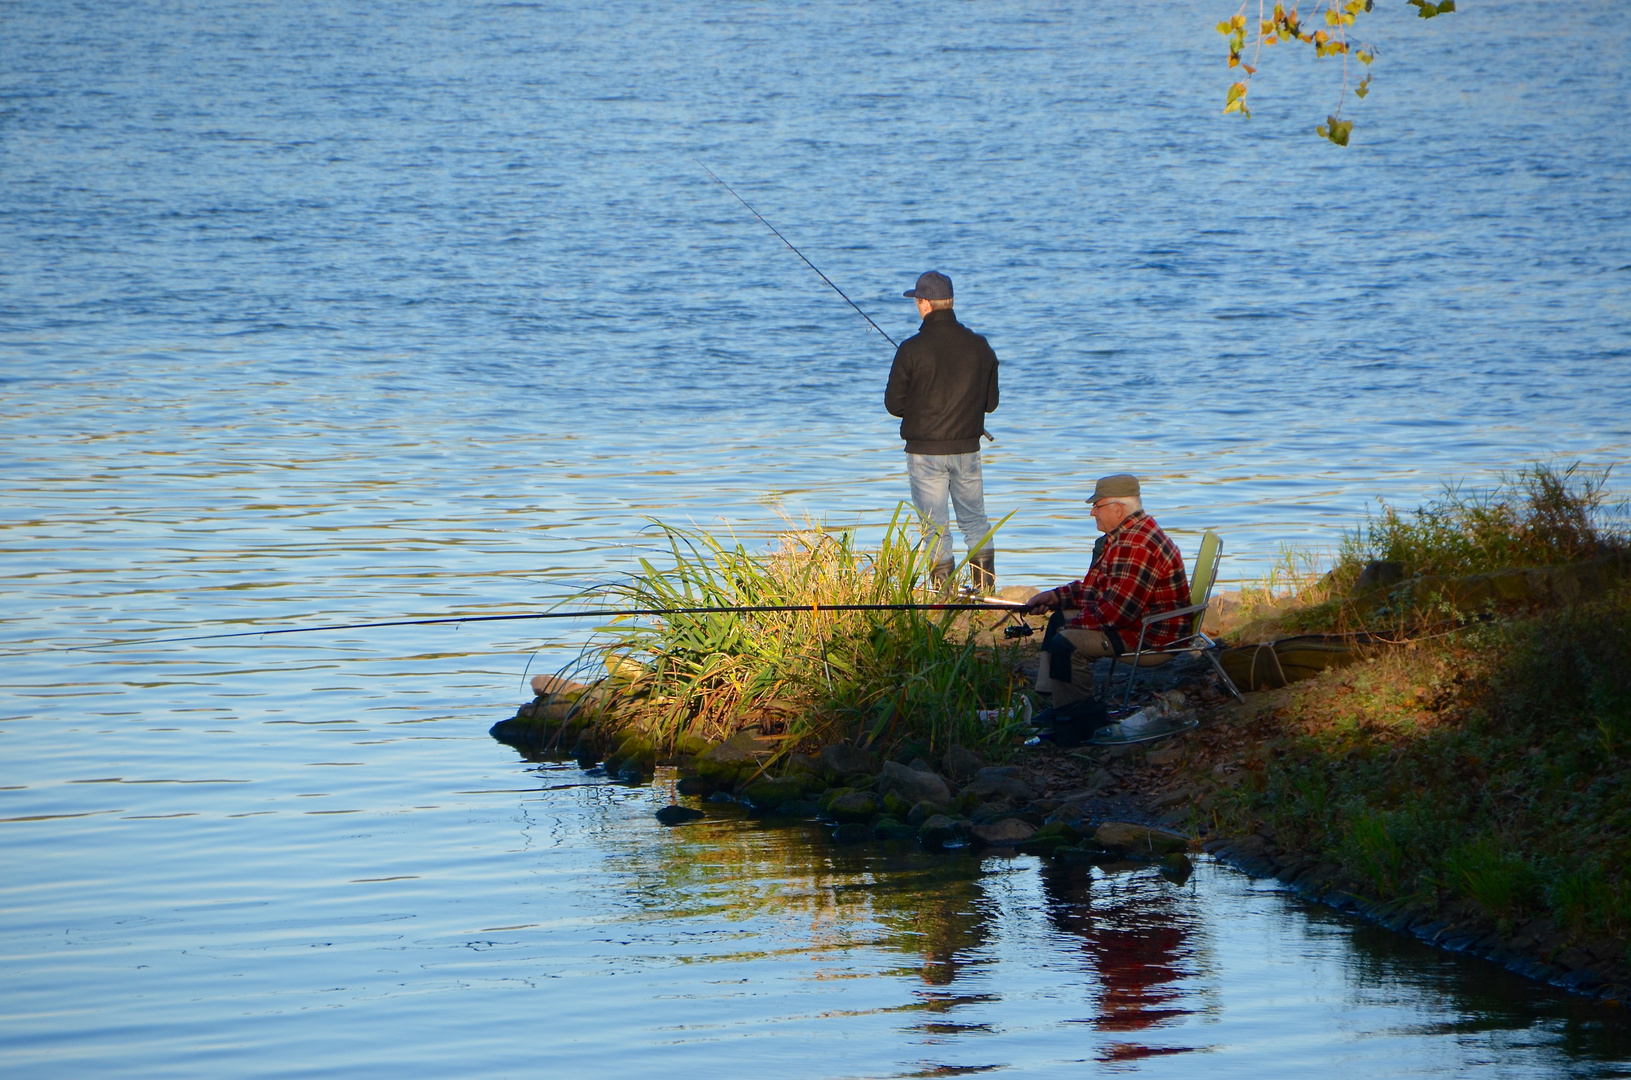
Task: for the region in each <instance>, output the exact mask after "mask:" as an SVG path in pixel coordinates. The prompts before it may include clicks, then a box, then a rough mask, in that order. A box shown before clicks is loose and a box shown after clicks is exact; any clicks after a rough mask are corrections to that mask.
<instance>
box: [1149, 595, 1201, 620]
mask: <svg viewBox="0 0 1631 1080" xmlns="http://www.w3.org/2000/svg"><path fill="white" fill-rule="evenodd" d="M1210 603H1211V601H1210V600H1208V601H1207V602H1206V604H1210ZM1206 604H1191V605H1190V606H1189V607H1185V608H1179V609H1178V610H1176V611H1158V612H1156V613H1155V614H1154V615H1146V616H1144V618H1143V620H1142V622H1143V624H1144V625H1145V626H1149V625H1150V624H1151V623H1158V622H1166V621H1167V620H1168V619H1176V618H1179V617H1181V616H1184V615H1193V614H1195V613H1196V612H1197V611H1204V610H1206Z"/></svg>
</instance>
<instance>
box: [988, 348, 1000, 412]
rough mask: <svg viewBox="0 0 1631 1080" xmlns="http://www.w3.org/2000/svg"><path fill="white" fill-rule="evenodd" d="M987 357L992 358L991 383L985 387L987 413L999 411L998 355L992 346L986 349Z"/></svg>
mask: <svg viewBox="0 0 1631 1080" xmlns="http://www.w3.org/2000/svg"><path fill="white" fill-rule="evenodd" d="M985 351H986V355H988V356H990V357H991V381H990V382H988V383H987V384H986V387H985V411H986V412H996V411H997V354H996V353H995V352H993V351H992V349H991V346H989V345H987V346H986V347H985Z"/></svg>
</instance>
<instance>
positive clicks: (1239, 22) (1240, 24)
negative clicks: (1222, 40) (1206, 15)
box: [1229, 15, 1246, 30]
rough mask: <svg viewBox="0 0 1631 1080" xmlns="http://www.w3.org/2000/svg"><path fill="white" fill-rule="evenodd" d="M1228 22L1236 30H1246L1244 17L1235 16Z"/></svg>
mask: <svg viewBox="0 0 1631 1080" xmlns="http://www.w3.org/2000/svg"><path fill="white" fill-rule="evenodd" d="M1229 22H1230V25H1232V26H1233V27H1234V28H1235V29H1236V30H1244V29H1246V16H1244V15H1236V16H1235V17H1234V18H1233V19H1230V20H1229Z"/></svg>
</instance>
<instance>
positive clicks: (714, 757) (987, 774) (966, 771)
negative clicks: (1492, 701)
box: [492, 664, 1631, 1004]
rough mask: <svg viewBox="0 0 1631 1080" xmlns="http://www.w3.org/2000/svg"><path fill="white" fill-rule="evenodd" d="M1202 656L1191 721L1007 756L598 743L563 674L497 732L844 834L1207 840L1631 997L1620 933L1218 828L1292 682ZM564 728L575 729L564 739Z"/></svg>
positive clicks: (1263, 872)
mask: <svg viewBox="0 0 1631 1080" xmlns="http://www.w3.org/2000/svg"><path fill="white" fill-rule="evenodd" d="M1169 666H1170V667H1173V668H1179V667H1180V665H1178V664H1174V665H1169ZM1184 666H1186V667H1187V665H1184ZM1202 674H1203V673H1202V671H1201V669H1200V667H1199V665H1196V666H1195V667H1194V669H1193V670H1192V671H1190V672H1183V671H1174V672H1172V673H1170V674H1169V675H1168V678H1167V680H1165V681H1167V682H1169V683H1178V684H1180V685H1183V686H1184V687H1185V688H1186V690H1187V692H1188V693H1189V695H1190V702H1191V704H1192V705H1194V706H1195V707H1196V708H1197V712H1198V715H1199V718H1200V720H1201V726H1200V727H1199V729H1198V730H1195V731H1193V732H1190V733H1187V734H1184V735H1179V736H1174V737H1172V738H1170V739H1166V740H1162V741H1159V742H1155V743H1150V744H1144V745H1135V746H1124V747H1114V748H1102V749H1101V748H1094V747H1081V748H1077V749H1073V750H1063V749H1060V748H1058V747H1055V746H1053V745H1051V744H1046V743H1045V744H1042V745H1040V746H1035V747H1024V748H1018V749H1016V751H1015V752H1014V753H1013V754H1012V755H1011V756H1010V757H1009V758H1008V759H1007V760H1006V761H1002V762H987V761H986V760H984V759H982V758H981V757H980V756H979V755H978V754H976V753H974V752H973V751H971V750H968V749H966V748H964V747H960V746H953V747H951V748H949V749H948V750H946V751H945V753H943V754H940V755H934V754H931V753H929V752H928V751H927V750H926V749H924V748H922V747H915V746H913V745H911V744H910V743H908V744H906V745H905V746H904V747H903V748H901V749H900V750H899V751H898V752H897V753H896V754H895V755H894V756H893V758H889V759H884V758H880V757H878V756H877V755H875V754H873V753H871V752H870V751H868V750H866V749H862V748H858V747H855V746H851V745H849V744H842V743H841V744H835V745H831V746H826V747H823V748H821V749H820V750H819V752H817V753H815V754H809V755H806V754H797V753H795V754H789V755H785V756H784V757H783V758H782V759H781V760H780V761H779V762H778V771H777V772H776V774H775V775H771V774H770V773H769V772H767V771H766V763H767V762H769V761H770V760H771V759H772V758H773V757H774V755H775V751H776V749H777V746H778V741H777V740H776V739H775V738H774V737H766V736H762V735H760V734H758V733H757V732H755V731H744V732H739V733H738V734H737V735H735V736H733V737H732V738H731V739H728V740H726V741H725V742H722V743H717V744H711V745H710V744H707V743H704V742H702V741H701V740H689V741H688V742H687V744H686V745H684V746H681V747H680V748H678V749H679V752H678V753H675V754H672V755H669V756H666V757H660V756H659V755H658V753H657V751H656V748H655V747H653V746H652V745H651V744H650V742H649V740H646V739H645V738H643V737H642V736H640V735H639V734H637V733H624V734H622V735H621V736H619V737H617V738H616V740H615V742H613V743H611V744H609V745H602V744H601V743H600V741H599V740H600V738H601V736H600V734H599V732H598V730H597V729H596V728H595V727H594V726H593V725H588V724H584V725H582V726H581V727H578V726H575V725H573V724H572V721H571V714H572V712H573V710H572V709H570V708H567V707H565V706H564V705H563V703H562V701H561V696H560V695H561V687H560V686H559V685H550V686H548V687H546V688H544V691H545V692H541V693H540V695H539V698H538V699H537V701H536V702H533V703H529V705H528V706H523V708H522V710H521V711H520V712H518V714H517V716H515V717H512V718H510V719H508V720H503V721H500V722H499V723H498V724H495V725H494V726H493V729H492V734H493V736H494V737H495V738H497V739H499V740H500V741H503V742H506V743H508V744H510V745H512V746H515V747H516V748H517V749H518V750H520V751H522V752H523V753H524V754H526V755H528V756H529V757H532V758H534V759H540V758H544V757H552V758H575V759H576V760H577V762H578V764H579V765H580V766H581V767H583V768H585V769H586V770H588V771H589V772H590V773H591V774H593V775H604V776H609V777H613V778H616V779H618V780H621V781H623V782H625V783H634V784H640V783H646V782H648V781H649V780H650V779H651V777H652V775H653V773H654V771H655V768H656V766H657V765H659V764H668V765H672V766H674V767H676V768H678V770H679V771H680V780H679V782H678V784H677V790H678V792H679V794H680V795H681V796H682V797H686V798H687V800H688V801H689V800H695V801H696V802H697V803H698V804H699V805H705V804H707V803H708V802H714V803H737V804H740V805H741V806H743V807H745V808H746V809H747V811H748V812H749V813H750V814H753V815H755V816H758V817H762V818H768V819H777V818H780V819H786V820H787V821H788V823H789V824H794V823H798V824H807V823H808V822H810V821H811V820H815V821H820V822H822V823H823V824H824V825H826V826H828V827H829V828H830V836H831V838H832V840H833V842H834V843H839V844H863V843H870V842H902V841H906V842H915V843H917V844H919V845H921V846H922V847H923V848H925V849H927V850H951V851H966V850H981V849H995V850H1011V851H1014V852H1017V853H1022V854H1033V855H1037V856H1040V857H1042V858H1045V859H1048V860H1051V861H1055V862H1058V863H1062V864H1065V865H1075V866H1082V867H1091V866H1097V867H1099V868H1100V869H1101V870H1103V871H1104V872H1109V873H1114V872H1117V871H1120V870H1130V869H1135V868H1138V867H1144V866H1151V865H1154V866H1157V867H1158V868H1159V870H1160V872H1161V873H1162V874H1163V875H1164V876H1165V877H1167V878H1168V879H1169V880H1172V881H1174V882H1178V883H1181V882H1182V881H1184V880H1185V879H1187V877H1188V876H1189V873H1190V871H1191V869H1192V866H1191V863H1190V860H1189V856H1190V855H1191V854H1194V853H1197V852H1205V853H1207V854H1208V855H1210V856H1212V857H1213V858H1216V859H1218V860H1220V861H1222V862H1224V863H1226V864H1228V865H1231V866H1233V867H1235V868H1237V869H1239V870H1241V871H1242V872H1244V873H1247V874H1249V875H1251V876H1252V877H1255V878H1274V879H1276V880H1277V881H1280V882H1282V883H1283V884H1285V885H1286V886H1287V887H1288V888H1289V889H1291V890H1292V891H1294V892H1295V893H1297V894H1298V895H1299V896H1301V897H1303V898H1305V899H1307V900H1310V901H1314V902H1319V903H1322V904H1325V905H1327V906H1328V907H1331V908H1333V909H1335V910H1337V911H1340V912H1344V913H1347V914H1350V915H1357V916H1360V917H1363V918H1366V919H1369V920H1371V921H1374V922H1376V923H1378V924H1380V925H1382V926H1384V927H1387V928H1389V929H1392V930H1395V931H1398V932H1401V933H1409V934H1412V935H1414V936H1415V937H1417V938H1418V939H1420V940H1422V941H1424V942H1427V943H1428V944H1431V945H1434V946H1437V947H1439V948H1443V949H1445V950H1447V951H1450V952H1456V953H1464V954H1467V955H1470V956H1476V957H1480V958H1482V959H1485V960H1487V961H1489V962H1492V963H1496V964H1499V965H1501V966H1502V967H1504V968H1506V969H1508V970H1510V971H1513V972H1516V973H1518V974H1520V975H1523V976H1526V977H1528V978H1532V979H1536V980H1538V981H1541V982H1545V983H1548V984H1550V985H1552V986H1555V987H1558V988H1561V989H1564V990H1567V991H1570V992H1572V993H1576V994H1581V995H1585V996H1589V997H1593V998H1597V999H1599V1000H1601V1001H1604V1002H1607V1003H1611V1004H1623V1003H1627V1002H1628V1001H1631V967H1628V966H1627V964H1626V962H1625V955H1626V950H1625V943H1624V942H1622V941H1618V940H1617V939H1616V940H1613V941H1602V942H1591V943H1585V944H1580V943H1575V942H1571V941H1570V940H1569V939H1567V938H1566V937H1565V935H1564V934H1563V933H1562V932H1560V930H1559V929H1558V928H1557V927H1556V926H1554V925H1553V924H1552V923H1551V922H1550V921H1549V920H1546V919H1534V920H1530V921H1529V922H1527V923H1525V924H1524V925H1522V926H1519V927H1516V928H1513V927H1508V928H1507V929H1506V931H1505V932H1502V930H1501V929H1500V928H1499V927H1498V926H1497V925H1496V923H1495V922H1494V921H1493V920H1491V919H1489V918H1488V917H1487V916H1485V915H1484V914H1483V913H1482V912H1481V911H1480V910H1479V909H1478V908H1477V906H1476V905H1474V904H1471V903H1468V902H1450V903H1447V904H1441V905H1435V904H1433V903H1430V902H1427V901H1424V900H1420V899H1414V900H1406V901H1393V902H1384V901H1381V900H1378V899H1376V898H1374V897H1372V896H1370V895H1368V894H1367V890H1366V888H1365V886H1364V884H1363V883H1362V882H1360V881H1357V880H1355V879H1353V878H1351V877H1348V876H1345V875H1344V874H1343V873H1342V872H1341V871H1340V869H1339V868H1338V867H1336V866H1335V865H1333V864H1331V863H1328V862H1322V861H1320V860H1319V859H1317V858H1314V857H1312V856H1310V855H1309V854H1308V853H1306V852H1300V851H1296V850H1292V849H1290V848H1287V847H1284V846H1282V845H1281V844H1280V843H1279V842H1278V841H1277V839H1276V837H1275V836H1274V835H1273V834H1272V833H1271V832H1268V831H1262V832H1257V833H1252V834H1248V835H1244V836H1239V835H1237V836H1223V835H1217V834H1216V833H1215V832H1214V825H1213V823H1214V821H1215V818H1214V815H1213V814H1212V813H1211V809H1212V806H1213V805H1214V803H1215V801H1216V800H1217V799H1218V798H1219V796H1220V794H1223V793H1225V792H1226V789H1230V788H1233V787H1236V786H1237V785H1239V784H1241V783H1244V782H1247V781H1248V780H1251V779H1252V774H1253V771H1254V770H1261V769H1262V767H1263V765H1262V762H1261V761H1258V760H1256V759H1255V758H1254V755H1253V754H1252V748H1253V744H1254V743H1255V742H1256V740H1257V739H1258V737H1259V735H1260V733H1258V732H1254V730H1253V727H1254V724H1255V723H1256V722H1257V721H1258V720H1259V719H1260V718H1261V717H1263V716H1265V715H1268V714H1270V713H1272V711H1273V710H1274V709H1276V708H1278V707H1280V706H1281V705H1283V704H1284V701H1285V697H1284V695H1285V693H1286V692H1285V691H1272V692H1268V693H1260V694H1253V695H1250V696H1249V698H1248V700H1247V702H1246V703H1245V704H1240V703H1236V702H1234V701H1232V700H1230V699H1226V698H1223V697H1221V696H1220V695H1219V694H1218V693H1217V692H1216V691H1215V690H1213V689H1212V688H1211V687H1210V686H1209V684H1207V683H1206V682H1205V681H1204V679H1203V678H1202ZM574 729H575V730H574ZM563 744H570V746H569V747H568V748H567V752H564V753H563ZM705 816H706V811H705V810H702V809H698V808H697V806H687V805H678V804H677V805H674V806H670V807H666V808H664V810H663V811H660V812H659V815H658V817H659V820H661V821H663V822H664V823H665V824H671V825H683V824H685V823H686V822H688V821H693V820H698V819H700V818H703V817H705Z"/></svg>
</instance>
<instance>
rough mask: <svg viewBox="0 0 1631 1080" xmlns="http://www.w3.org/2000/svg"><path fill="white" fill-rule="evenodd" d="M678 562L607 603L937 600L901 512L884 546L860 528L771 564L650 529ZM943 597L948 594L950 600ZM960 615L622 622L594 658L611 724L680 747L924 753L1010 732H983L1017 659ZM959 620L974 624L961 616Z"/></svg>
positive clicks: (732, 544)
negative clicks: (747, 735)
mask: <svg viewBox="0 0 1631 1080" xmlns="http://www.w3.org/2000/svg"><path fill="white" fill-rule="evenodd" d="M657 528H658V529H660V530H661V531H662V533H663V535H664V536H665V537H666V539H667V541H668V546H669V551H670V555H671V560H672V561H671V564H670V565H664V566H658V565H657V564H656V563H654V562H652V561H651V560H647V559H642V560H641V563H640V567H641V570H640V573H639V574H638V575H636V576H635V577H634V579H633V580H632V581H631V582H629V583H627V584H623V585H616V586H609V587H607V588H604V589H602V590H598V592H599V594H600V595H601V596H602V597H603V598H609V599H611V600H612V601H613V602H614V603H615V605H616V606H617V607H622V608H626V609H640V608H659V609H672V608H687V607H710V608H717V607H740V606H783V605H785V606H798V605H807V604H813V605H819V606H821V607H827V606H829V605H840V604H907V603H918V602H923V601H925V600H929V599H933V598H934V597H931V596H930V595H929V591H928V581H929V570H930V560H928V559H926V557H925V555H924V552H923V550H922V545H921V544H920V543H919V539H918V529H917V527H916V524H915V522H914V521H913V519H912V518H911V517H910V515H908V514H906V513H904V512H903V511H900V510H898V511H897V512H896V514H895V516H894V517H893V518H892V519H891V520H890V522H889V525H888V527H887V528H886V529H885V530H884V535H883V538H882V540H881V542H880V543H879V544H878V546H877V547H876V548H872V549H869V550H863V549H861V548H860V547H859V546H858V545H857V542H856V536H855V533H854V532H853V531H842V532H838V533H832V532H828V531H826V530H823V529H821V528H819V527H816V526H813V525H812V526H807V527H804V528H795V529H790V530H788V531H786V532H784V533H782V534H781V535H780V536H779V537H778V538H777V542H776V544H775V546H774V547H772V548H771V549H769V550H768V551H762V552H756V551H750V550H748V549H747V547H746V546H744V545H743V544H741V543H740V542H736V541H735V540H734V539H733V540H725V539H721V538H719V537H716V536H714V535H712V534H710V533H708V532H706V531H702V530H696V529H681V528H677V527H674V526H671V525H665V524H661V523H657ZM938 595H942V596H943V595H945V594H944V593H942V594H938ZM955 615H956V613H955V612H926V611H876V612H874V611H865V612H854V611H829V610H819V611H814V612H803V611H797V612H753V613H733V612H707V613H701V614H688V615H678V614H676V615H663V616H660V617H654V618H649V619H633V618H617V619H614V620H613V621H612V623H611V624H610V625H609V626H607V627H605V628H603V630H602V637H601V639H600V640H599V641H597V642H596V643H595V644H594V646H593V652H594V653H595V655H597V656H598V657H599V659H600V660H601V662H602V664H603V665H604V667H605V669H606V671H607V679H606V681H605V683H604V686H603V689H604V690H605V691H606V695H605V698H604V702H605V704H604V707H603V709H602V716H603V717H604V720H603V722H604V723H606V724H609V725H613V726H617V727H631V726H632V727H636V728H639V729H641V730H643V731H644V732H645V733H646V734H647V735H648V736H650V737H651V738H653V740H654V741H656V742H658V743H659V744H662V745H667V746H679V745H682V744H683V742H684V741H685V740H686V739H687V738H688V737H693V738H701V739H706V740H710V741H713V740H718V739H722V738H726V737H729V736H730V735H731V734H733V733H735V732H736V731H738V730H741V729H743V728H745V727H757V728H758V729H759V730H760V731H763V732H766V733H772V734H781V735H784V736H785V739H784V745H786V746H788V747H793V746H798V745H814V744H818V743H824V742H830V741H834V740H837V739H843V738H847V739H853V740H855V741H857V742H859V743H862V744H865V745H884V744H889V743H893V742H898V741H901V740H904V739H911V740H912V741H914V742H916V743H919V744H921V745H922V746H924V747H926V748H928V749H930V750H940V749H944V748H945V747H946V746H948V745H950V744H951V743H954V742H960V743H963V744H964V745H976V744H979V743H981V742H984V741H986V740H987V739H991V738H1003V737H1005V736H1006V734H1007V733H1006V732H1003V731H998V730H993V729H991V728H989V727H987V726H984V725H982V724H981V723H980V721H979V719H978V717H977V712H978V710H981V709H989V708H1007V707H1009V706H1011V704H1012V703H1014V701H1015V700H1016V698H1017V696H1018V695H1019V693H1020V691H1021V689H1022V684H1021V682H1020V679H1019V676H1018V674H1017V673H1016V670H1015V667H1016V665H1015V657H1014V655H1013V653H1012V652H1009V651H1004V650H998V649H993V648H989V647H983V648H982V647H980V646H978V645H977V644H976V643H975V642H974V641H973V640H972V637H971V636H970V635H967V634H960V633H957V632H956V631H955V629H954V618H953V617H954V616H955ZM965 619H966V617H965Z"/></svg>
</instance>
